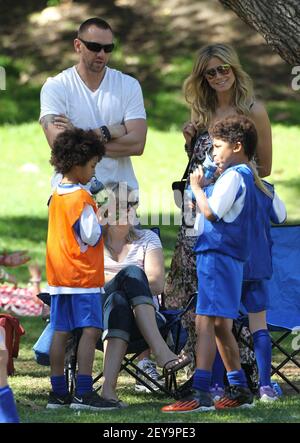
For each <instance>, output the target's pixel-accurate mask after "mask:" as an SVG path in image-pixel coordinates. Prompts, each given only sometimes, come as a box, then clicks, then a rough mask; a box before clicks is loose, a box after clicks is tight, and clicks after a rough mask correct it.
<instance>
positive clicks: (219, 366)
mask: <svg viewBox="0 0 300 443" xmlns="http://www.w3.org/2000/svg"><path fill="white" fill-rule="evenodd" d="M224 374H225V366H224V363H223V360H222V358H221V355H220V353H219V351H218V350H217V352H216V357H215V361H214V365H213V368H212V377H211V386H215V385H218V386H219V387H220V388H224Z"/></svg>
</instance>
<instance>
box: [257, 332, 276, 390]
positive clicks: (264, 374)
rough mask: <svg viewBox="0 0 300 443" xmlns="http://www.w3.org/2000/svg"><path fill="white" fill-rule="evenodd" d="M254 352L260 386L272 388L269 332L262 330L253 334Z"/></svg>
mask: <svg viewBox="0 0 300 443" xmlns="http://www.w3.org/2000/svg"><path fill="white" fill-rule="evenodd" d="M253 344H254V352H255V357H256V362H257V366H258V374H259V384H260V386H271V361H272V344H271V338H270V334H269V331H268V330H267V329H260V330H259V331H256V332H254V334H253Z"/></svg>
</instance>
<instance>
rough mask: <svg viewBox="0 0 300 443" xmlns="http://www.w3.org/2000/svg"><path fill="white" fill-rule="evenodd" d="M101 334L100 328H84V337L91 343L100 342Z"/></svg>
mask: <svg viewBox="0 0 300 443" xmlns="http://www.w3.org/2000/svg"><path fill="white" fill-rule="evenodd" d="M101 333H102V331H101V329H98V328H83V330H82V337H83V336H84V337H85V338H87V339H89V340H91V341H97V340H99V338H100V336H101Z"/></svg>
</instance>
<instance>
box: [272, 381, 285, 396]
mask: <svg viewBox="0 0 300 443" xmlns="http://www.w3.org/2000/svg"><path fill="white" fill-rule="evenodd" d="M271 386H272V388H273V389H274V391H275V394H276V395H277V397H282V396H283V392H282V389H281V387H280V385H279V384H278V383H277V382H276V381H272V380H271Z"/></svg>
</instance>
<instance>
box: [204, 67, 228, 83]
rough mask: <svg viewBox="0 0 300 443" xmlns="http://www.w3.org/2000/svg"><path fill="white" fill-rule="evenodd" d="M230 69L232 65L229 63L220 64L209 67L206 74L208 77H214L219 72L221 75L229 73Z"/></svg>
mask: <svg viewBox="0 0 300 443" xmlns="http://www.w3.org/2000/svg"><path fill="white" fill-rule="evenodd" d="M230 69H231V66H230V65H227V64H225V65H219V66H217V67H216V68H211V69H207V70H206V71H205V72H204V75H205V77H206V78H208V79H212V78H214V77H215V76H216V75H217V73H219V74H220V75H226V74H229V72H230Z"/></svg>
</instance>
